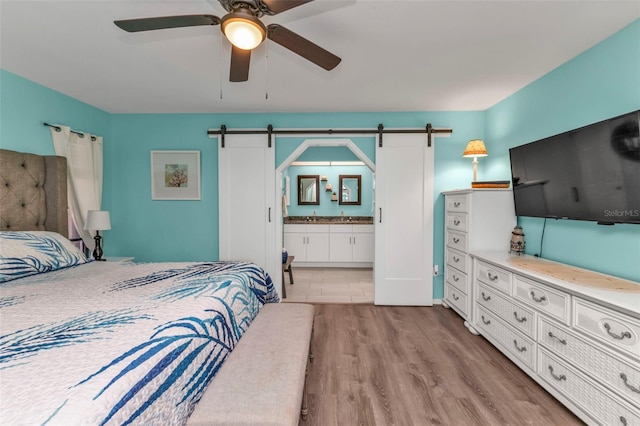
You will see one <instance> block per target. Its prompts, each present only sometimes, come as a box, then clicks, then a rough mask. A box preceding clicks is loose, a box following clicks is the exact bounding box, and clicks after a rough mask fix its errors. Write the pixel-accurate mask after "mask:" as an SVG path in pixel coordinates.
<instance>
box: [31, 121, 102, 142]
mask: <svg viewBox="0 0 640 426" xmlns="http://www.w3.org/2000/svg"><path fill="white" fill-rule="evenodd" d="M42 124H44V125H45V126H49V127H53V128H54V129H56V132H61V131H62V128H61V127H60V126H56V125H55V124H49V123H42ZM71 133H75V134H76V135H78V136H80V137H81V138H84V135H85V134H84V133H82V132H77V131H75V130H71ZM91 140H92V141H95V140H96V137H95V136H91Z"/></svg>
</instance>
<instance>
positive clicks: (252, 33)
mask: <svg viewBox="0 0 640 426" xmlns="http://www.w3.org/2000/svg"><path fill="white" fill-rule="evenodd" d="M221 26H222V28H221V29H222V32H223V34H224V35H225V37H227V39H229V41H230V42H231V44H233V45H234V46H236V47H237V48H239V49H244V50H251V49H254V48H256V47H258V46H259V45H260V43H262V42H263V41H264V39H265V37H266V36H267V29H266V28H265V26H264V24H263V23H262V22H261V21H260V20H259V19H258V18H256V17H254V16H252V15H249V14H247V13H243V12H234V13H229V14H227V15H226V16H225V17H224V18H222V22H221Z"/></svg>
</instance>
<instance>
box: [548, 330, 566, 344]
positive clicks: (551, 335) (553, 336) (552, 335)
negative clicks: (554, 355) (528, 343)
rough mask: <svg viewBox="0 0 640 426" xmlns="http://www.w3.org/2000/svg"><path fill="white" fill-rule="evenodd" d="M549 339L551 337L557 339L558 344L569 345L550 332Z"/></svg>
mask: <svg viewBox="0 0 640 426" xmlns="http://www.w3.org/2000/svg"><path fill="white" fill-rule="evenodd" d="M549 337H551V338H552V339H556V340H557V341H558V342H560V343H562V344H563V345H566V344H567V341H566V340H565V339H561V338H559V337H558V336H556V335H555V334H553V333H552V332H549Z"/></svg>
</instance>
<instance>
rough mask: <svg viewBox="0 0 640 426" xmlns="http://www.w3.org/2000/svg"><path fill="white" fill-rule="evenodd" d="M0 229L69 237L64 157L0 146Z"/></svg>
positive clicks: (65, 161) (65, 163) (65, 162)
mask: <svg viewBox="0 0 640 426" xmlns="http://www.w3.org/2000/svg"><path fill="white" fill-rule="evenodd" d="M0 231H54V232H57V233H59V234H62V235H64V236H65V237H68V235H69V229H68V217H67V160H66V158H64V157H58V156H54V155H44V156H43V155H36V154H27V153H22V152H15V151H9V150H6V149H0Z"/></svg>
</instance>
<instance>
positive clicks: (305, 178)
mask: <svg viewBox="0 0 640 426" xmlns="http://www.w3.org/2000/svg"><path fill="white" fill-rule="evenodd" d="M298 205H299V206H314V205H320V176H319V175H298Z"/></svg>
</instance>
